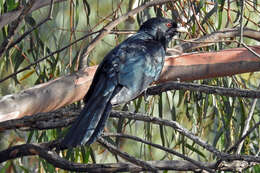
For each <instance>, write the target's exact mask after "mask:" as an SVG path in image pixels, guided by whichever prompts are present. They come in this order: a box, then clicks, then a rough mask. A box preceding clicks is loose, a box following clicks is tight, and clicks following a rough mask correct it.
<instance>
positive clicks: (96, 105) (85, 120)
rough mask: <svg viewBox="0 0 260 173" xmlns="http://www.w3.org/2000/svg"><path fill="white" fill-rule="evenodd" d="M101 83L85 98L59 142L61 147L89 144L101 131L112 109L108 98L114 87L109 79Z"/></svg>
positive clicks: (111, 94)
mask: <svg viewBox="0 0 260 173" xmlns="http://www.w3.org/2000/svg"><path fill="white" fill-rule="evenodd" d="M103 82H104V81H103ZM102 85H103V86H102ZM102 85H101V86H100V85H99V88H98V89H96V90H95V92H93V94H91V96H90V98H88V99H87V102H86V104H85V106H84V108H83V110H82V111H81V113H80V115H79V117H78V119H77V120H76V121H75V122H74V124H73V125H72V127H71V128H70V130H69V132H68V133H67V134H66V136H65V138H64V139H63V141H62V142H61V147H62V148H72V147H76V146H77V145H83V144H88V145H90V144H91V143H93V142H94V141H95V139H96V138H97V137H98V136H99V135H100V133H101V132H102V131H103V129H104V126H105V123H106V121H107V119H108V117H109V115H110V112H111V109H112V105H111V103H110V100H111V98H112V97H113V95H114V94H113V93H114V92H115V90H116V88H115V85H114V84H112V83H111V81H106V82H105V84H104V83H103V84H102Z"/></svg>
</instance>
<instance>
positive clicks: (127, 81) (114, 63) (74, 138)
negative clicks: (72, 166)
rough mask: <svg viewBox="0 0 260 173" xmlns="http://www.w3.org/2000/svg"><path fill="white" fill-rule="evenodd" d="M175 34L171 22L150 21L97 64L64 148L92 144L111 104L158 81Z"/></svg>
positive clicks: (120, 101)
mask: <svg viewBox="0 0 260 173" xmlns="http://www.w3.org/2000/svg"><path fill="white" fill-rule="evenodd" d="M176 33H177V24H176V23H175V22H173V21H172V20H170V19H165V18H152V19H149V20H147V21H146V22H145V23H144V24H143V25H142V26H141V27H140V30H139V31H138V32H137V33H136V34H134V35H132V36H131V37H129V38H128V39H126V40H125V41H123V42H122V43H121V44H119V45H118V46H117V47H115V48H114V49H113V50H111V51H110V52H109V53H108V54H107V55H106V56H105V58H104V60H103V61H102V63H101V64H100V65H99V67H98V69H97V71H96V73H95V75H94V78H93V81H92V84H91V86H90V88H89V91H88V93H87V94H86V96H85V98H84V102H85V107H84V108H83V110H82V112H81V113H80V115H79V117H78V119H77V120H76V121H75V122H74V124H73V125H72V127H71V128H70V130H69V132H68V133H67V134H66V136H65V138H64V139H63V141H62V146H63V147H66V148H71V147H75V146H77V145H82V144H91V143H93V142H94V141H95V140H96V138H97V137H98V136H99V135H100V133H101V132H102V131H103V129H104V126H105V123H106V121H107V119H108V117H109V114H110V112H111V109H112V105H117V104H121V103H125V102H128V101H130V100H132V99H134V98H135V97H137V96H138V95H139V94H141V92H143V91H144V90H145V89H146V88H147V87H148V86H149V85H150V84H151V83H152V82H153V81H155V80H157V79H158V77H159V75H160V72H161V70H162V68H163V64H164V57H165V49H166V47H167V45H168V43H169V41H170V40H171V39H172V37H173V36H174V35H175V34H176Z"/></svg>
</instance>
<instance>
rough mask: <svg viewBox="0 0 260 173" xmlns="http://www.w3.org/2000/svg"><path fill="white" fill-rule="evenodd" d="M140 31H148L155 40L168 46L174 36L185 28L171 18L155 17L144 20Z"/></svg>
mask: <svg viewBox="0 0 260 173" xmlns="http://www.w3.org/2000/svg"><path fill="white" fill-rule="evenodd" d="M139 31H144V32H146V33H147V34H149V35H151V36H152V37H153V38H154V40H157V41H159V42H161V43H162V44H163V45H164V47H167V45H168V43H169V42H170V41H171V39H172V38H173V36H174V35H176V34H177V33H178V32H183V31H184V30H183V28H181V27H178V25H177V23H175V22H174V21H173V20H171V19H166V18H162V17H155V18H151V19H148V20H147V21H146V22H144V23H143V24H142V25H141V27H140V30H139Z"/></svg>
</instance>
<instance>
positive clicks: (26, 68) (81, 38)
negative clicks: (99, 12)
mask: <svg viewBox="0 0 260 173" xmlns="http://www.w3.org/2000/svg"><path fill="white" fill-rule="evenodd" d="M100 31H101V30H98V31H95V32H91V33H89V34H86V35H84V36H82V37H80V38H79V39H77V40H75V41H74V42H72V43H70V44H68V45H66V46H64V47H63V48H61V49H59V50H56V51H54V52H52V53H50V54H48V55H46V56H45V57H42V58H40V59H38V60H37V61H35V62H33V63H31V64H30V65H28V66H26V67H25V68H22V69H20V70H18V71H16V72H14V73H12V74H10V75H8V76H6V77H5V78H3V79H0V83H1V82H3V81H5V80H7V79H9V78H11V77H13V76H15V75H17V74H18V73H21V72H23V71H25V70H29V69H30V68H31V67H32V66H34V65H36V64H38V63H39V62H41V61H43V60H45V59H47V58H49V57H50V56H53V55H55V54H57V53H60V52H62V51H64V50H66V49H67V48H69V47H70V46H71V45H73V44H75V43H77V42H79V41H81V40H84V39H85V38H87V37H89V36H90V35H93V34H96V33H99V32H100Z"/></svg>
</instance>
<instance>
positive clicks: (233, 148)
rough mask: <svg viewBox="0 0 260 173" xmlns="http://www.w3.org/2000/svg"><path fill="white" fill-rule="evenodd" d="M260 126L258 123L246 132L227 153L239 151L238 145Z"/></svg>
mask: <svg viewBox="0 0 260 173" xmlns="http://www.w3.org/2000/svg"><path fill="white" fill-rule="evenodd" d="M259 125H260V121H259V122H258V123H256V124H255V125H254V126H253V127H252V128H251V129H250V130H248V131H247V132H246V134H244V135H243V136H242V137H241V138H240V139H239V140H238V141H237V142H236V143H235V144H234V145H232V146H231V147H230V148H228V149H227V153H230V152H231V151H232V150H235V149H237V147H238V145H239V144H240V143H241V142H242V141H244V140H245V138H246V137H247V136H248V135H249V134H250V133H252V132H253V131H254V130H255V129H256V128H257V127H258V126H259Z"/></svg>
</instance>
